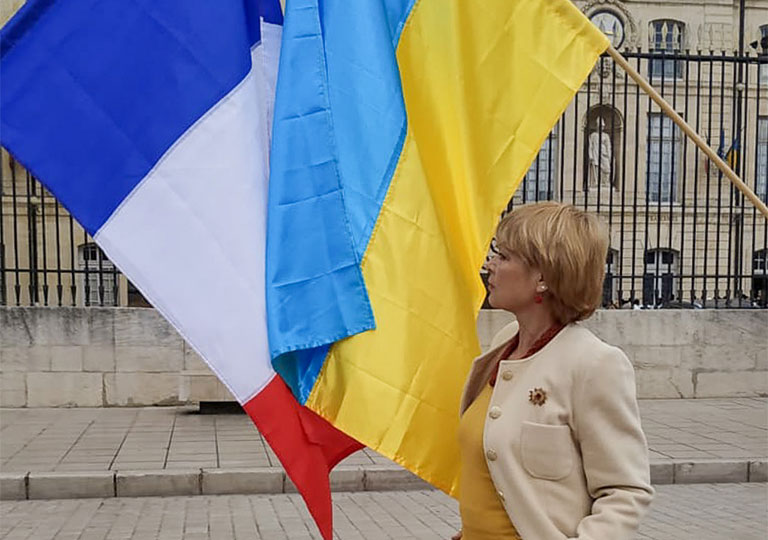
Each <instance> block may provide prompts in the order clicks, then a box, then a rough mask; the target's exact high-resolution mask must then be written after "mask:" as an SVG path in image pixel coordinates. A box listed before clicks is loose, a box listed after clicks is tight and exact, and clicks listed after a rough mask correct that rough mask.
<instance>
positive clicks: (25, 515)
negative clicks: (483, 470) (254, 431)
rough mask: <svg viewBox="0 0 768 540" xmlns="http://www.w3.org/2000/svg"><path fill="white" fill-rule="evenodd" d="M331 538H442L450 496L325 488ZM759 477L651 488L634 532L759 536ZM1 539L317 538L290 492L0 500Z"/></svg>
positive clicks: (449, 523) (669, 536) (659, 537)
mask: <svg viewBox="0 0 768 540" xmlns="http://www.w3.org/2000/svg"><path fill="white" fill-rule="evenodd" d="M334 503H335V519H336V534H335V538H336V539H338V540H360V539H365V540H369V539H370V540H383V539H396V540H405V539H414V540H416V539H418V540H429V539H441V538H442V539H445V538H450V536H451V534H453V532H455V530H456V528H457V527H458V524H459V518H458V515H457V508H456V503H455V502H454V501H453V500H452V499H450V498H448V497H446V496H445V495H443V494H442V493H439V492H436V491H410V492H381V493H372V492H369V493H338V494H334ZM766 531H768V484H702V485H682V486H660V487H659V488H658V495H657V497H656V500H655V501H654V504H653V508H652V512H651V515H650V517H649V518H648V519H647V520H646V521H645V522H644V523H643V526H642V528H641V532H640V535H639V537H638V538H639V539H643V540H647V539H654V540H716V539H717V540H720V539H722V540H763V539H765V538H766V537H767V536H766ZM0 538H2V539H3V540H182V539H183V540H235V539H237V540H261V539H264V540H281V539H297V540H298V539H319V538H320V537H319V535H318V534H317V533H316V531H315V528H314V525H313V524H312V522H311V520H310V518H309V515H308V514H307V512H306V510H305V508H304V505H303V502H302V501H301V499H300V498H299V497H298V496H297V495H261V496H259V495H251V496H248V495H234V496H219V497H212V496H211V497H167V498H158V497H148V498H140V499H128V498H125V499H122V498H121V499H70V500H56V501H4V502H2V503H0Z"/></svg>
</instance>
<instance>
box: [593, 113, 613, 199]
mask: <svg viewBox="0 0 768 540" xmlns="http://www.w3.org/2000/svg"><path fill="white" fill-rule="evenodd" d="M604 126H605V122H604V121H603V119H602V118H598V119H597V129H595V131H593V132H592V133H591V134H590V135H589V187H590V188H593V187H598V186H600V187H611V185H613V178H611V162H612V160H613V143H612V142H611V136H610V135H608V134H607V133H606V132H605V129H604Z"/></svg>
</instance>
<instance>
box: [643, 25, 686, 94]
mask: <svg viewBox="0 0 768 540" xmlns="http://www.w3.org/2000/svg"><path fill="white" fill-rule="evenodd" d="M649 31H650V34H651V35H650V38H651V39H650V41H651V47H652V52H655V53H658V54H659V56H663V55H665V54H675V53H679V52H682V50H683V43H684V42H685V41H684V38H685V24H684V23H682V22H680V21H674V20H671V19H657V20H655V21H651V24H650V29H649ZM649 70H650V73H649V74H650V76H651V77H658V78H661V77H664V78H665V79H681V78H682V77H683V62H682V60H674V59H671V58H663V57H661V58H653V59H651V62H650V64H649Z"/></svg>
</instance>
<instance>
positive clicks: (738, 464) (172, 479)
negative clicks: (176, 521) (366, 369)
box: [0, 459, 768, 500]
mask: <svg viewBox="0 0 768 540" xmlns="http://www.w3.org/2000/svg"><path fill="white" fill-rule="evenodd" d="M330 481H331V490H332V491H333V492H343V491H348V492H356V491H393V490H431V489H434V488H433V487H432V486H431V485H429V484H428V483H426V482H424V481H423V480H421V479H420V478H419V477H417V476H416V475H414V474H413V473H411V472H410V471H407V470H405V469H402V468H400V467H396V466H385V465H374V466H370V467H361V466H355V467H338V468H336V469H334V470H333V471H332V472H331V476H330ZM747 481H749V482H768V459H752V460H749V459H745V460H702V461H693V462H691V461H686V462H682V461H677V462H674V461H663V462H654V463H651V483H652V484H654V485H663V484H673V483H674V484H697V483H732V482H747ZM295 492H296V487H295V486H294V484H293V482H291V480H290V479H289V478H288V477H287V476H286V475H285V473H284V472H283V470H282V469H280V468H277V467H255V468H237V469H189V470H167V469H166V470H158V471H96V472H92V473H88V472H48V473H23V472H20V473H11V472H8V473H0V499H2V500H24V499H76V498H93V497H98V498H108V497H115V496H117V497H158V496H179V495H224V494H278V493H295Z"/></svg>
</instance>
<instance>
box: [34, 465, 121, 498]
mask: <svg viewBox="0 0 768 540" xmlns="http://www.w3.org/2000/svg"><path fill="white" fill-rule="evenodd" d="M28 482H29V487H28V490H29V493H28V497H29V499H94V498H99V499H100V498H104V497H114V496H115V472H114V471H98V472H85V473H82V472H47V473H29V479H28Z"/></svg>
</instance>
